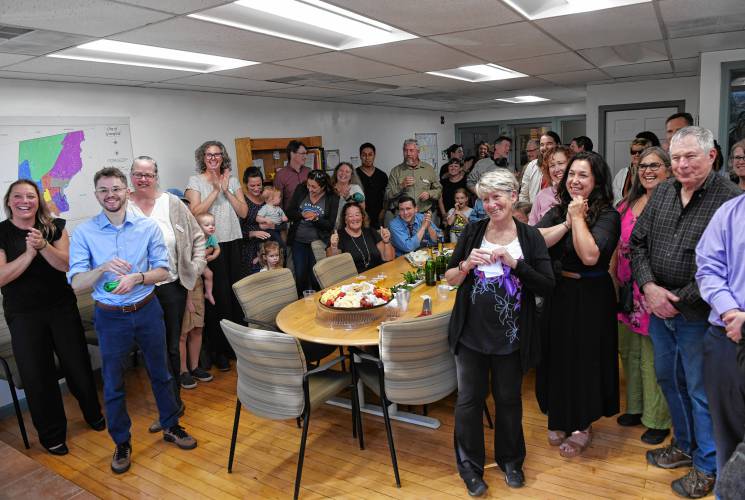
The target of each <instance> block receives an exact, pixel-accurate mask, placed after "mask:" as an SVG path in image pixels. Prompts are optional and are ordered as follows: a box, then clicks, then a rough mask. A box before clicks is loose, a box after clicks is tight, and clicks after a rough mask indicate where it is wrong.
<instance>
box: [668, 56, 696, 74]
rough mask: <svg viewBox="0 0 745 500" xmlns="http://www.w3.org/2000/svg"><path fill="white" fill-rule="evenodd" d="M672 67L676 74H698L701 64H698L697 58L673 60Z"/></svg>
mask: <svg viewBox="0 0 745 500" xmlns="http://www.w3.org/2000/svg"><path fill="white" fill-rule="evenodd" d="M673 65H674V66H675V72H676V73H690V72H691V71H695V72H696V73H698V71H699V69H700V68H701V63H700V62H699V60H698V57H689V58H687V59H674V60H673Z"/></svg>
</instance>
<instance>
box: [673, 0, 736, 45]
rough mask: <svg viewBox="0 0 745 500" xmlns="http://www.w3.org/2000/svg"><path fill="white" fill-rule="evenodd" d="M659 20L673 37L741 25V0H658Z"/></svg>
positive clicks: (723, 29)
mask: <svg viewBox="0 0 745 500" xmlns="http://www.w3.org/2000/svg"><path fill="white" fill-rule="evenodd" d="M659 5H660V12H661V13H662V20H663V21H664V23H665V27H666V28H667V31H668V34H669V36H670V37H673V38H680V37H686V36H695V35H706V34H709V33H723V32H726V31H738V30H742V29H745V2H743V1H742V0H716V1H713V2H712V1H709V2H707V1H701V0H661V1H660V2H659Z"/></svg>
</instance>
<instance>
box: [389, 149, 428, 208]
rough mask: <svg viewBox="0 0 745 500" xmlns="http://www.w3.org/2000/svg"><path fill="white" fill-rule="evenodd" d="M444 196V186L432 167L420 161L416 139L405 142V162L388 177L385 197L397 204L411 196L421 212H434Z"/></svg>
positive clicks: (397, 166) (394, 168) (396, 167)
mask: <svg viewBox="0 0 745 500" xmlns="http://www.w3.org/2000/svg"><path fill="white" fill-rule="evenodd" d="M441 194H442V186H441V185H440V181H439V179H438V177H437V173H436V172H435V169H434V168H432V165H430V164H428V163H425V162H423V161H421V160H420V159H419V144H418V143H417V141H416V139H406V140H405V141H404V161H403V163H400V164H398V165H396V166H395V167H393V169H392V170H391V173H390V174H389V175H388V187H387V188H386V190H385V197H386V199H387V200H389V202H391V203H393V204H395V205H398V204H397V203H395V201H396V200H398V198H399V197H401V196H404V195H406V196H410V197H411V198H413V199H414V200H415V201H416V205H417V208H418V210H419V212H427V211H430V210H433V208H434V207H436V206H437V200H438V199H440V195H441Z"/></svg>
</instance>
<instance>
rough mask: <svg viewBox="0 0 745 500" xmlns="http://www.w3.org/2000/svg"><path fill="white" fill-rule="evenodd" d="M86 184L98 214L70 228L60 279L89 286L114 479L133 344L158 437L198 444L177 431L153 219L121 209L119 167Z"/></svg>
mask: <svg viewBox="0 0 745 500" xmlns="http://www.w3.org/2000/svg"><path fill="white" fill-rule="evenodd" d="M93 184H94V186H95V194H96V199H97V200H98V203H99V204H100V205H101V207H102V208H103V210H102V211H101V213H100V214H98V215H96V216H95V217H93V218H92V219H90V220H88V221H86V222H85V223H83V224H81V225H80V226H78V227H77V229H76V230H75V233H74V236H73V238H72V241H71V244H70V270H69V272H68V273H67V278H68V280H69V281H70V283H71V284H72V287H73V288H74V289H75V290H81V289H86V288H90V287H92V288H93V294H92V295H93V299H94V300H95V301H96V302H95V303H96V307H95V312H94V322H95V326H96V333H97V334H98V344H99V347H100V349H101V358H102V367H101V375H102V377H103V393H104V401H105V406H106V416H107V420H108V427H109V434H110V435H111V437H112V439H113V440H114V443H115V444H116V449H115V451H114V457H113V459H112V461H111V469H112V470H113V471H114V472H115V473H117V474H121V473H123V472H126V471H127V470H129V467H130V457H131V454H132V446H131V444H130V438H131V435H130V427H131V421H130V419H129V415H128V414H127V408H126V405H125V398H124V396H125V394H124V371H125V361H126V358H127V356H128V355H129V353H130V352H131V351H132V347H133V346H134V344H135V343H136V344H137V346H138V347H139V348H140V350H141V351H142V354H143V356H144V358H145V365H146V367H147V372H148V374H149V375H150V383H151V386H152V390H153V395H154V396H155V402H156V404H157V406H158V413H159V414H160V423H161V426H162V428H163V439H164V440H165V441H168V442H171V443H175V444H176V445H177V446H178V447H180V448H182V449H187V450H190V449H193V448H196V446H197V442H196V440H195V439H194V438H193V437H191V436H189V435H188V434H187V433H186V431H184V429H183V428H182V427H181V426H179V425H178V413H179V409H180V408H179V405H178V404H177V402H176V398H175V396H174V393H173V388H172V383H173V382H172V380H171V374H170V372H169V371H168V365H167V363H166V340H165V339H166V337H165V335H166V333H165V325H164V323H163V310H162V309H161V307H160V304H159V303H158V299H157V298H156V297H155V294H154V284H155V283H158V282H160V281H163V280H165V279H167V278H168V250H167V248H166V245H165V243H164V241H163V236H162V233H161V232H160V229H159V228H158V225H157V223H156V222H155V221H154V220H153V219H150V218H148V217H138V216H136V215H135V214H133V213H132V212H131V211H127V199H128V191H127V178H126V177H125V176H124V174H123V173H122V172H121V171H120V170H119V169H116V168H104V169H102V170H99V171H98V172H96V175H95V177H94V178H93ZM105 284H108V286H106V287H105V286H104V285H105ZM112 287H113V288H112Z"/></svg>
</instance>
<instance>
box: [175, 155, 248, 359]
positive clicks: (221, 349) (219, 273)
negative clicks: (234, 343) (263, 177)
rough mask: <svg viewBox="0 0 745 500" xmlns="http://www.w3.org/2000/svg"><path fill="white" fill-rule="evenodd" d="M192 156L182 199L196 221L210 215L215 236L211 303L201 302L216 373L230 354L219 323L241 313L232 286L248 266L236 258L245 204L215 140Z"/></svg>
mask: <svg viewBox="0 0 745 500" xmlns="http://www.w3.org/2000/svg"><path fill="white" fill-rule="evenodd" d="M194 158H195V160H196V164H197V175H192V176H191V177H189V183H188V184H187V186H186V192H185V196H186V199H187V200H189V206H190V208H191V213H192V214H194V216H195V217H196V216H197V215H200V214H204V213H210V214H212V215H213V217H214V218H215V236H216V237H217V241H218V243H219V244H220V255H219V257H217V258H216V259H215V260H213V261H212V262H210V263H209V267H210V269H211V270H212V273H213V274H214V278H213V279H214V284H213V291H212V295H213V297H214V298H215V304H214V305H212V304H211V303H209V302H208V303H207V304H206V310H205V340H206V344H207V350H208V352H209V353H210V354H211V355H212V362H214V363H215V365H216V366H217V369H218V370H220V371H228V370H230V362H229V361H228V357H231V356H232V355H233V351H232V349H231V348H230V344H228V341H227V340H226V339H225V335H224V334H223V333H222V330H221V329H220V320H222V319H225V318H227V319H229V320H231V321H235V322H237V323H240V322H242V321H243V310H242V309H241V307H240V305H239V304H238V301H237V300H236V298H235V295H234V294H233V290H232V289H231V285H232V284H233V283H235V282H236V281H238V280H240V279H241V278H244V277H245V276H247V275H248V272H249V263H248V262H243V261H242V259H241V256H242V249H241V247H242V245H243V242H242V239H243V234H242V233H241V225H240V221H239V218H240V217H245V216H246V215H247V214H248V206H247V205H246V200H245V198H244V197H243V192H242V191H241V186H240V184H239V183H238V179H236V178H235V177H231V175H230V167H231V160H230V157H229V156H228V153H227V151H226V150H225V146H223V144H222V143H221V142H220V141H207V142H205V143H204V144H202V145H201V146H199V147H198V148H197V150H196V151H195V152H194ZM205 368H208V367H205Z"/></svg>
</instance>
